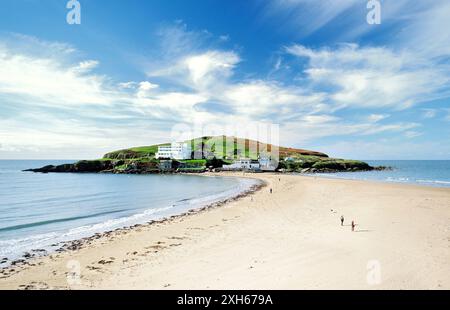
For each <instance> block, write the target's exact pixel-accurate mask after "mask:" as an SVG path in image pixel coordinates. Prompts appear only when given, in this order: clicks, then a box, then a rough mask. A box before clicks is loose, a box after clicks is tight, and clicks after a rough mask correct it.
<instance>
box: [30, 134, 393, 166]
mask: <svg viewBox="0 0 450 310" xmlns="http://www.w3.org/2000/svg"><path fill="white" fill-rule="evenodd" d="M273 154H276V155H277V156H273ZM385 169H390V168H389V167H372V166H370V165H369V164H368V163H366V162H363V161H359V160H348V159H338V158H331V157H329V156H328V155H327V154H324V153H321V152H316V151H310V150H304V149H297V148H288V147H281V146H274V145H270V144H266V143H263V142H260V141H255V140H250V139H242V138H237V137H228V136H215V137H211V136H209V137H201V138H196V139H192V140H187V141H182V142H175V143H165V144H157V145H151V146H143V147H134V148H129V149H124V150H119V151H114V152H111V153H107V154H105V155H104V156H103V158H101V159H96V160H81V161H78V162H76V163H72V164H63V165H57V166H54V165H48V166H45V167H41V168H34V169H27V170H24V171H30V172H38V173H114V174H159V173H201V172H207V171H215V172H219V171H224V170H227V171H248V172H265V171H271V172H274V171H278V172H296V173H335V172H356V171H372V170H385Z"/></svg>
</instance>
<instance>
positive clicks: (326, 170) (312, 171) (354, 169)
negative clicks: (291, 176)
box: [293, 166, 394, 174]
mask: <svg viewBox="0 0 450 310" xmlns="http://www.w3.org/2000/svg"><path fill="white" fill-rule="evenodd" d="M391 170H394V169H393V168H392V167H385V166H378V167H371V166H369V167H367V168H358V167H351V168H345V169H332V168H322V169H320V168H305V169H302V170H300V171H293V172H299V173H305V174H315V173H339V172H367V171H391Z"/></svg>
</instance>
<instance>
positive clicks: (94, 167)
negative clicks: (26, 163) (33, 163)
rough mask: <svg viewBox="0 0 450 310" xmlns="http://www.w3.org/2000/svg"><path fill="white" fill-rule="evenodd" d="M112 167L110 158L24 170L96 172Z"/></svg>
mask: <svg viewBox="0 0 450 310" xmlns="http://www.w3.org/2000/svg"><path fill="white" fill-rule="evenodd" d="M113 168H114V164H113V161H111V160H82V161H79V162H77V163H75V164H63V165H59V166H53V165H49V166H45V167H42V168H38V169H27V170H24V171H27V172H40V173H69V172H73V173H98V172H101V171H104V170H108V169H113Z"/></svg>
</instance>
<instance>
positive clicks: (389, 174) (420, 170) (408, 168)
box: [320, 160, 450, 187]
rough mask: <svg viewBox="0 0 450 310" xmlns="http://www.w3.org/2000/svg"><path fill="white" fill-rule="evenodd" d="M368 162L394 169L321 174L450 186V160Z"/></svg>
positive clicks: (356, 178)
mask: <svg viewBox="0 0 450 310" xmlns="http://www.w3.org/2000/svg"><path fill="white" fill-rule="evenodd" d="M366 162H367V163H369V164H370V165H371V166H389V167H392V168H393V170H392V171H391V170H386V171H367V172H366V171H364V172H342V173H321V174H320V175H321V176H325V177H329V178H343V179H353V180H372V181H381V182H393V183H407V184H416V185H425V186H435V187H450V160H366Z"/></svg>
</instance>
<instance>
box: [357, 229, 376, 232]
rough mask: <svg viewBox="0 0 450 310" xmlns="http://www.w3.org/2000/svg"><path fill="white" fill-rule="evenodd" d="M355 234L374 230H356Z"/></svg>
mask: <svg viewBox="0 0 450 310" xmlns="http://www.w3.org/2000/svg"><path fill="white" fill-rule="evenodd" d="M354 232H372V230H368V229H361V230H355V231H354Z"/></svg>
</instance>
